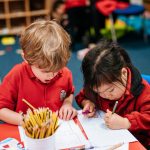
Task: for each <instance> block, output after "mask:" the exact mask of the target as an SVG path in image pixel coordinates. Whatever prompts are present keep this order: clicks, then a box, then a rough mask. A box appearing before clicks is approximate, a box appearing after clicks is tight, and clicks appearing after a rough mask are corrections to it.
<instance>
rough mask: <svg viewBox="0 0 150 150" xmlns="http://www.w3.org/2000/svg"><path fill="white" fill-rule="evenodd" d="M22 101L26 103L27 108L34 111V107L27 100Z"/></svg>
mask: <svg viewBox="0 0 150 150" xmlns="http://www.w3.org/2000/svg"><path fill="white" fill-rule="evenodd" d="M22 101H23V102H24V103H26V104H27V105H28V106H29V107H31V108H32V109H36V108H35V107H34V106H32V105H31V104H30V103H29V102H28V101H27V100H25V99H22Z"/></svg>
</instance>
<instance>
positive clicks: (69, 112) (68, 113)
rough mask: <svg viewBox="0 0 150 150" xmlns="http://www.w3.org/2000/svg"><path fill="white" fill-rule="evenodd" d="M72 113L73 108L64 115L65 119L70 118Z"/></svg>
mask: <svg viewBox="0 0 150 150" xmlns="http://www.w3.org/2000/svg"><path fill="white" fill-rule="evenodd" d="M72 113H73V112H72V110H70V109H69V110H68V111H67V113H66V116H64V120H70V118H71V116H72Z"/></svg>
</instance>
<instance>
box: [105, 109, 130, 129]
mask: <svg viewBox="0 0 150 150" xmlns="http://www.w3.org/2000/svg"><path fill="white" fill-rule="evenodd" d="M104 120H105V124H106V126H107V127H108V128H110V129H129V128H130V126H131V124H130V122H129V120H128V119H127V118H123V117H121V116H119V115H117V114H116V113H114V114H112V112H111V111H110V110H107V112H106V114H105V116H104Z"/></svg>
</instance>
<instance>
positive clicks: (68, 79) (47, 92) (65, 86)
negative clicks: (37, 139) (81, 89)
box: [0, 62, 74, 113]
mask: <svg viewBox="0 0 150 150" xmlns="http://www.w3.org/2000/svg"><path fill="white" fill-rule="evenodd" d="M73 93H74V86H73V82H72V73H71V71H70V70H69V69H68V68H66V67H64V68H63V69H62V70H61V71H60V72H59V73H58V74H57V75H56V76H55V77H54V78H53V79H52V80H51V81H50V83H48V84H45V83H41V82H40V81H39V80H38V79H37V78H36V77H35V75H34V74H33V72H32V70H31V68H30V66H29V65H28V64H27V63H25V62H23V63H21V64H18V65H16V66H15V67H14V68H13V69H12V70H11V71H10V72H9V73H8V74H7V75H6V76H5V78H4V80H3V82H2V84H1V85H0V109H1V108H9V109H11V110H14V111H16V112H19V111H23V112H24V113H26V110H27V108H28V106H27V105H26V104H25V103H24V102H22V99H23V98H24V99H26V100H27V101H29V102H30V103H31V104H32V105H33V106H34V107H36V108H38V107H49V108H50V109H51V110H53V111H56V110H59V109H60V107H61V106H62V103H63V100H64V98H66V97H67V96H69V95H70V94H73Z"/></svg>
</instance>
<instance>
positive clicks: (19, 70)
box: [0, 20, 77, 125]
mask: <svg viewBox="0 0 150 150" xmlns="http://www.w3.org/2000/svg"><path fill="white" fill-rule="evenodd" d="M20 44H21V48H22V50H23V53H22V56H23V59H24V60H25V61H24V62H23V63H21V64H18V65H16V66H15V67H14V68H13V69H12V70H11V71H10V72H9V73H8V74H7V75H6V77H5V78H4V80H3V82H2V84H1V85H0V120H3V121H5V122H7V123H10V124H15V125H20V124H21V123H22V115H21V114H20V113H19V112H23V113H26V110H27V109H28V106H27V105H26V104H25V103H24V102H23V101H22V99H26V100H27V101H28V102H29V103H31V105H33V106H34V107H35V108H38V107H49V108H50V109H51V110H52V111H58V114H59V117H60V118H61V119H64V120H69V119H72V118H74V117H75V116H76V114H77V112H76V110H75V109H74V108H73V107H72V101H73V93H74V86H73V83H72V74H71V72H70V70H69V69H68V68H66V67H65V66H66V64H67V62H68V60H69V58H70V51H69V46H70V37H69V35H68V34H67V32H66V31H65V30H64V29H63V28H62V27H61V26H60V25H58V24H57V23H56V22H54V21H44V20H39V21H36V22H34V23H32V24H31V25H29V26H28V27H27V28H26V29H25V30H24V32H23V33H22V34H21V38H20Z"/></svg>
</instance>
